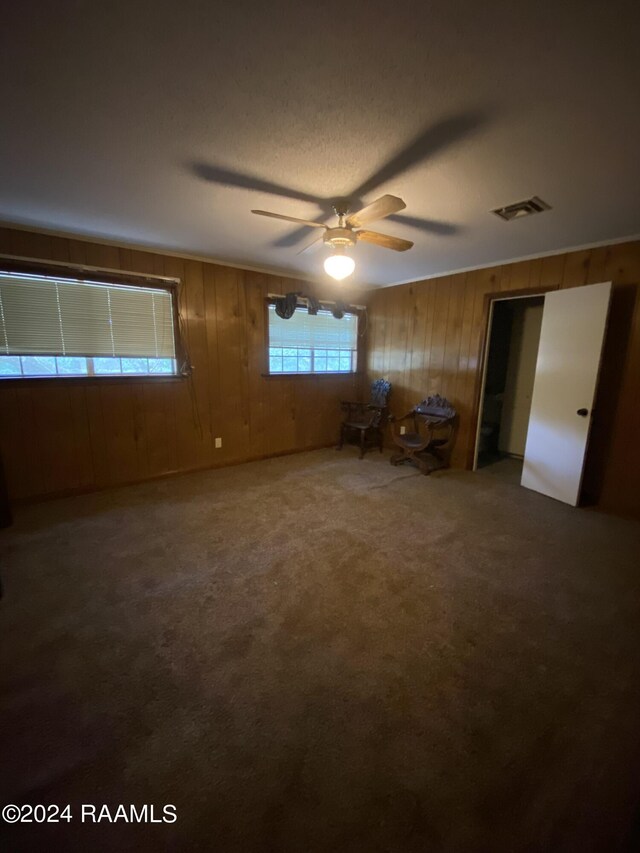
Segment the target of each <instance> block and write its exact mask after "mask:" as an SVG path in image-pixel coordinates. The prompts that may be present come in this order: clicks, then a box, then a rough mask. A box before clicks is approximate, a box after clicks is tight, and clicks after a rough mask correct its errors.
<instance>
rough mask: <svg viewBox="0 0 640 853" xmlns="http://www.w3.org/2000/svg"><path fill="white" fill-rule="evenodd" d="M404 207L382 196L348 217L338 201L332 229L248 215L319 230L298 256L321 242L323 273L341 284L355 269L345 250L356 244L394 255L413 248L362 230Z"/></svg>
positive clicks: (406, 242) (407, 242)
mask: <svg viewBox="0 0 640 853" xmlns="http://www.w3.org/2000/svg"><path fill="white" fill-rule="evenodd" d="M405 207H406V204H405V203H404V202H403V201H402V199H401V198H398V197H397V196H394V195H383V196H380V198H379V199H376V201H374V202H372V203H371V204H368V205H367V206H366V207H363V208H362V210H359V211H358V212H357V213H349V205H348V202H347V201H346V200H345V199H339V200H338V201H336V202H334V204H333V209H334V211H335V214H336V216H337V217H338V224H337V225H336V226H335V227H333V228H331V227H330V226H328V225H323V224H322V223H321V222H312V221H311V220H310V219H298V218H297V217H295V216H284V215H283V214H281V213H271V212H270V211H268V210H252V211H251V213H256V214H257V215H258V216H270V217H271V218H272V219H284V220H285V221H286V222H295V223H297V224H298V225H303V226H304V225H307V226H309V228H317V229H322V231H323V233H322V234H319V235H318V236H317V237H315V238H314V239H313V240H312V241H311V242H310V243H308V244H307V245H306V246H305V247H304V249H302V252H306V251H307V249H310V248H311V247H313V246H316V245H318V244H319V243H320V241H322V242H323V243H324V245H325V246H328V247H329V248H330V249H331V255H329V257H328V258H327V259H326V260H325V262H324V268H325V271H326V272H327V273H328V274H329V275H330V276H331V277H332V278H335V279H337V280H338V281H341V280H342V279H343V278H346V277H347V276H349V275H351V273H352V272H353V271H354V269H355V266H356V265H355V261H354V260H353V258H352V257H350V256H349V255H347V254H346V249H350V248H352V247H353V246H355V245H356V243H357V242H358V240H364V241H365V243H373V244H374V245H376V246H382V248H383V249H393V250H394V251H396V252H406V251H407V249H410V248H411V247H412V246H413V243H412V242H411V241H410V240H402V239H401V238H400V237H390V236H389V235H388V234H380V233H379V232H378V231H367V230H366V229H364V228H362V226H363V225H368V224H369V223H370V222H376V221H377V220H378V219H384V218H385V216H390V215H391V214H392V213H397V212H398V211H399V210H404V208H405ZM298 254H301V252H299V253H298Z"/></svg>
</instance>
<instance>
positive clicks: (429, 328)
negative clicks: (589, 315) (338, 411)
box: [368, 242, 640, 517]
mask: <svg viewBox="0 0 640 853" xmlns="http://www.w3.org/2000/svg"><path fill="white" fill-rule="evenodd" d="M601 281H613V282H614V295H613V301H612V310H611V316H610V324H609V333H608V338H607V345H606V348H605V358H604V362H603V369H602V375H601V382H600V393H599V396H598V400H597V405H596V408H595V417H594V423H593V433H592V441H591V444H590V451H589V456H588V459H587V468H586V473H585V487H586V490H587V492H588V494H589V495H590V496H591V497H592V499H593V500H594V502H596V503H597V504H598V505H599V506H600V507H601V508H603V509H606V510H609V511H612V512H617V513H621V514H624V515H630V516H635V517H640V441H639V440H638V436H640V295H639V293H638V283H639V282H640V242H630V243H623V244H618V245H614V246H610V247H605V248H596V249H591V250H585V251H579V252H570V253H567V254H561V255H553V256H551V257H545V258H538V259H535V260H531V261H522V262H518V263H512V264H505V265H502V266H496V267H491V268H489V269H481V270H475V271H472V272H467V273H460V274H457V275H449V276H443V277H441V278H436V279H429V280H425V281H419V282H415V283H413V284H406V285H400V286H397V287H389V288H385V289H382V290H378V291H376V292H374V294H373V295H372V298H371V300H370V303H369V342H368V372H369V377H370V378H375V377H379V376H384V377H385V378H388V379H390V380H391V382H392V383H393V392H392V400H391V403H392V409H393V411H394V412H396V413H404V412H405V411H409V410H410V409H411V407H412V406H413V405H414V404H415V403H416V402H418V401H419V400H421V399H422V398H424V397H426V396H427V395H429V394H434V393H440V394H443V395H444V396H446V397H448V398H449V399H450V400H451V401H452V402H453V403H454V405H455V406H456V408H457V409H458V411H459V412H460V430H459V434H458V438H457V443H456V447H455V451H454V456H453V464H454V465H456V466H458V467H466V468H468V467H470V466H471V459H472V454H473V448H474V440H475V433H474V429H475V423H474V419H473V411H474V407H475V399H476V395H477V393H478V385H479V374H480V369H481V349H482V343H483V338H484V332H485V326H486V301H487V300H486V299H485V297H486V295H487V294H488V293H493V292H498V291H505V292H506V291H514V290H515V291H517V290H526V289H536V288H546V289H553V288H565V287H577V286H579V285H583V284H595V283H597V282H601Z"/></svg>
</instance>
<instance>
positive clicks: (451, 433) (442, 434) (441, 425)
mask: <svg viewBox="0 0 640 853" xmlns="http://www.w3.org/2000/svg"><path fill="white" fill-rule="evenodd" d="M389 422H390V423H391V437H392V438H393V441H394V443H395V444H396V445H397V446H398V447H399V448H400V452H397V453H394V454H393V456H392V457H391V460H390V461H391V464H392V465H399V464H400V463H401V462H411V463H412V464H414V465H417V466H418V468H419V469H420V471H421V472H422V473H423V474H430V473H431V472H432V471H435V470H436V469H438V468H448V467H449V464H450V459H451V450H452V448H453V442H454V439H455V433H456V425H457V413H456V410H455V409H454V408H453V406H452V405H451V403H450V402H449V401H448V400H446V399H445V398H444V397H441V396H440V395H439V394H435V395H434V396H432V397H427V399H426V400H423V401H422V402H421V403H418V405H417V406H414V408H413V409H412V410H411V411H410V412H408V413H407V414H406V415H404V417H402V418H394V417H390V418H389ZM407 424H408V425H409V427H410V429H409V430H408V431H407V432H405V433H401V432H400V427H401V426H403V425H404V426H406V425H407Z"/></svg>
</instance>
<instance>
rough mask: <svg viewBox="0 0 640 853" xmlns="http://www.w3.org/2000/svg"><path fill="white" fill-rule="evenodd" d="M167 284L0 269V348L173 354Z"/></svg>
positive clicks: (13, 352)
mask: <svg viewBox="0 0 640 853" xmlns="http://www.w3.org/2000/svg"><path fill="white" fill-rule="evenodd" d="M172 299H173V296H172V293H171V291H170V290H164V289H160V288H151V287H149V288H148V287H135V286H133V285H126V284H123V285H120V284H103V283H100V282H91V281H78V280H75V279H69V278H53V277H50V276H38V275H23V274H14V273H0V354H2V355H51V356H86V357H120V356H122V357H140V358H162V359H167V358H168V359H174V358H175V354H176V350H175V338H174V319H173V317H174V314H173V302H172Z"/></svg>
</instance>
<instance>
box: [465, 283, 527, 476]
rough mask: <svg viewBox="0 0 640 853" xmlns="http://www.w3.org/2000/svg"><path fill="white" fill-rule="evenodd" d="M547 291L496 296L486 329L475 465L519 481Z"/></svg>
mask: <svg viewBox="0 0 640 853" xmlns="http://www.w3.org/2000/svg"><path fill="white" fill-rule="evenodd" d="M543 308H544V296H543V295H536V296H522V297H509V298H503V299H500V298H498V299H494V300H493V301H492V302H491V306H490V312H489V323H488V330H487V345H486V351H485V352H486V355H485V366H484V375H483V381H482V389H481V395H480V414H479V418H478V432H477V436H476V452H475V463H474V469H478V468H484V469H489V470H490V472H491V473H492V474H499V475H500V476H503V477H505V478H508V479H510V480H513V481H517V482H519V481H520V476H521V473H522V461H523V458H524V452H525V445H526V440H527V428H528V425H529V414H530V411H531V399H532V395H533V385H534V382H535V377H536V361H537V357H538V345H539V342H540V330H541V327H542V312H543Z"/></svg>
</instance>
